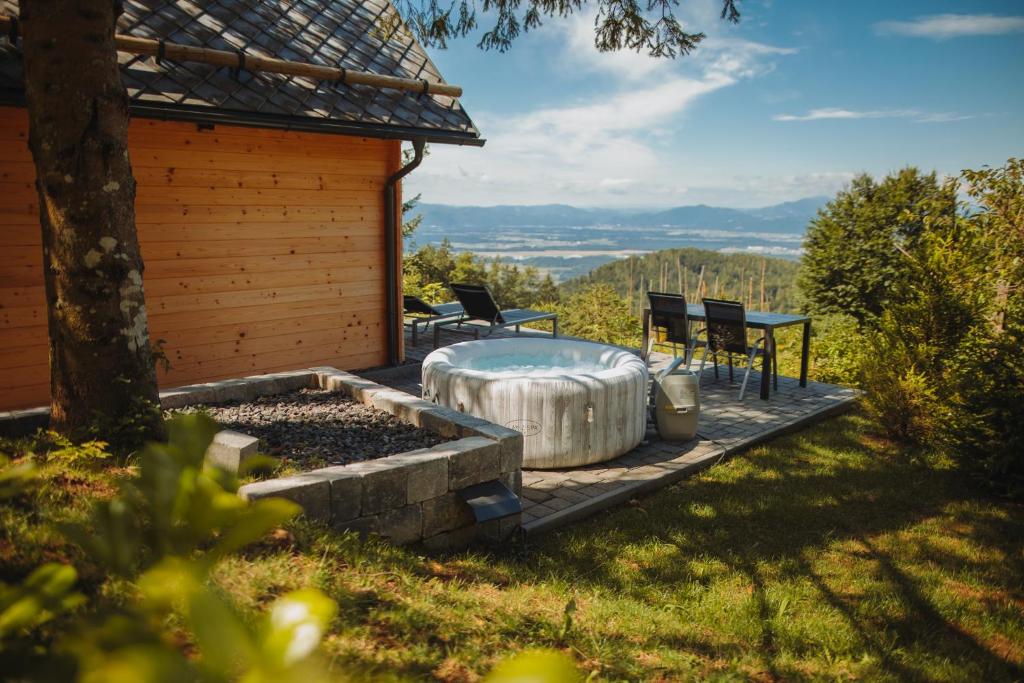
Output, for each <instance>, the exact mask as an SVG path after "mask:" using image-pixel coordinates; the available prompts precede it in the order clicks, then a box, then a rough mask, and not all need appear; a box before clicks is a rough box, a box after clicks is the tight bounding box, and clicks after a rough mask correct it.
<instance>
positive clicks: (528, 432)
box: [505, 420, 540, 436]
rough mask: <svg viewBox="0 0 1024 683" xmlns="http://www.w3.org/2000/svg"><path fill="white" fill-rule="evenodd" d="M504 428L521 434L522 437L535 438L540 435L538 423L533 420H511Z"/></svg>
mask: <svg viewBox="0 0 1024 683" xmlns="http://www.w3.org/2000/svg"><path fill="white" fill-rule="evenodd" d="M505 426H506V427H508V428H509V429H514V430H516V431H517V432H522V433H523V436H536V435H538V434H540V422H534V421H533V420H512V421H511V422H506V423H505Z"/></svg>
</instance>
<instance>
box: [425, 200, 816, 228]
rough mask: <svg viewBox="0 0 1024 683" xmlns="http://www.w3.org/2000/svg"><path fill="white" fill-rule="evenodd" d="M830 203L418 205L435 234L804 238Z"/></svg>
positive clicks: (798, 201) (804, 201) (426, 224)
mask: <svg viewBox="0 0 1024 683" xmlns="http://www.w3.org/2000/svg"><path fill="white" fill-rule="evenodd" d="M827 201H828V197H807V198H804V199H799V200H796V201H792V202H785V203H782V204H775V205H773V206H766V207H762V208H755V209H731V208H725V207H718V206H707V205H704V204H697V205H692V206H679V207H675V208H671V209H657V210H646V211H645V210H636V209H600V208H589V209H588V208H579V207H575V206H568V205H566V204H540V205H504V206H503V205H499V206H452V205H448V204H418V205H417V206H416V209H415V211H416V212H417V213H420V214H422V215H423V225H424V226H430V227H434V228H445V229H448V230H453V231H459V230H460V229H466V228H469V229H484V230H486V229H500V228H518V227H538V226H548V227H586V226H609V225H622V226H650V227H655V226H665V227H672V228H712V229H717V230H743V231H752V232H786V233H795V234H802V233H803V232H804V230H805V229H806V227H807V222H808V221H809V220H811V218H813V217H814V216H815V214H816V213H817V211H818V209H819V208H821V207H822V206H823V205H824V204H825V203H826V202H827Z"/></svg>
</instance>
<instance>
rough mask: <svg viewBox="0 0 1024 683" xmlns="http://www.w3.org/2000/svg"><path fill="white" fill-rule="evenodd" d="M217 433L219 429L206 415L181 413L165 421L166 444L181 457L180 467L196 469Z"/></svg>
mask: <svg viewBox="0 0 1024 683" xmlns="http://www.w3.org/2000/svg"><path fill="white" fill-rule="evenodd" d="M218 431H220V427H218V426H217V423H216V422H215V421H214V420H213V418H212V417H210V416H209V415H207V414H206V413H182V414H178V415H176V416H175V417H173V418H172V419H170V420H168V421H167V436H168V439H167V442H168V444H170V445H171V446H173V447H174V448H175V449H176V450H178V451H179V452H180V454H181V456H183V461H182V463H181V464H182V465H187V466H191V467H195V468H197V469H198V468H201V467H202V466H203V461H204V459H205V458H206V449H207V447H209V445H210V442H212V441H213V436H214V435H215V434H216V433H217V432H218Z"/></svg>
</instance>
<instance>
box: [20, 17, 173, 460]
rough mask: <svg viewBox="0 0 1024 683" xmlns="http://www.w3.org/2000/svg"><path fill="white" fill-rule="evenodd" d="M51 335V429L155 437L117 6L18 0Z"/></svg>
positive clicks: (151, 372)
mask: <svg viewBox="0 0 1024 683" xmlns="http://www.w3.org/2000/svg"><path fill="white" fill-rule="evenodd" d="M20 6H21V12H20V14H21V16H20V19H21V27H22V28H21V30H22V34H23V38H22V51H23V61H24V78H25V94H26V98H27V101H28V115H29V147H30V148H31V150H32V158H33V160H34V161H35V167H36V188H37V190H38V193H39V219H40V224H41V226H42V235H43V240H42V242H43V273H44V278H45V284H46V303H47V323H48V326H49V334H50V395H51V425H52V427H53V428H54V429H57V430H59V431H62V432H64V433H69V434H77V433H81V432H82V430H84V429H86V428H88V427H91V426H95V427H98V428H100V429H103V430H106V433H104V434H103V435H102V436H103V437H104V438H107V439H114V440H116V439H117V436H118V433H119V432H121V431H125V428H127V431H129V432H133V433H134V434H135V435H136V436H142V437H152V436H157V435H159V433H160V419H159V417H160V415H159V411H158V410H156V408H157V407H158V405H159V403H158V401H159V397H158V394H157V386H156V372H155V369H154V366H153V354H152V350H151V348H150V344H149V327H148V323H147V320H146V306H145V301H144V298H143V291H142V270H143V269H142V257H141V255H140V253H139V243H138V236H137V234H136V232H135V206H134V204H135V180H134V178H133V177H132V168H131V163H130V161H129V158H128V96H127V93H126V92H125V88H124V85H123V84H122V82H121V74H120V70H119V67H118V63H117V51H116V48H115V45H114V26H115V23H116V21H117V16H118V14H120V11H121V7H120V3H118V2H115V0H21V3H20Z"/></svg>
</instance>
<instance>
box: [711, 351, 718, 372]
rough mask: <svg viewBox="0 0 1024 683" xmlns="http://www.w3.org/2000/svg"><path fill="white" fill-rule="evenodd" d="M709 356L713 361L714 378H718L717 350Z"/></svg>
mask: <svg viewBox="0 0 1024 683" xmlns="http://www.w3.org/2000/svg"><path fill="white" fill-rule="evenodd" d="M711 357H712V358H713V359H714V361H715V379H718V352H717V351H716V352H715V353H713V354H711Z"/></svg>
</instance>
